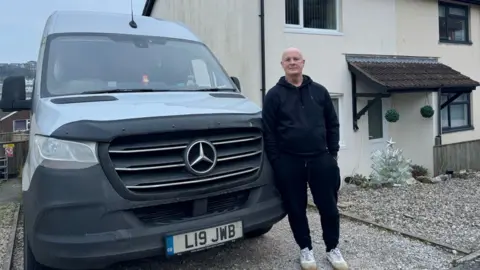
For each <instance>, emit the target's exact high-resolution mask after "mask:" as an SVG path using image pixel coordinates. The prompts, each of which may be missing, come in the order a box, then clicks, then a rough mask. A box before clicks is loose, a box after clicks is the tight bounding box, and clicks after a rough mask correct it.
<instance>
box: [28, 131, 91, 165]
mask: <svg viewBox="0 0 480 270" xmlns="http://www.w3.org/2000/svg"><path fill="white" fill-rule="evenodd" d="M34 141H35V156H36V159H37V162H38V164H40V163H41V161H43V160H49V161H71V162H78V163H90V164H92V163H93V164H97V163H98V158H97V154H96V153H97V144H96V143H92V142H75V141H65V140H59V139H55V138H50V137H44V136H39V135H35V140H34Z"/></svg>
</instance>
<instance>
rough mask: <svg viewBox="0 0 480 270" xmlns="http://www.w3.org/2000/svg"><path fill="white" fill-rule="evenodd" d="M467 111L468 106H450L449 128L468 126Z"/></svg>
mask: <svg viewBox="0 0 480 270" xmlns="http://www.w3.org/2000/svg"><path fill="white" fill-rule="evenodd" d="M467 110H468V105H466V104H456V105H450V121H451V127H464V126H467V125H468V119H467V118H468V117H467V115H468V114H467Z"/></svg>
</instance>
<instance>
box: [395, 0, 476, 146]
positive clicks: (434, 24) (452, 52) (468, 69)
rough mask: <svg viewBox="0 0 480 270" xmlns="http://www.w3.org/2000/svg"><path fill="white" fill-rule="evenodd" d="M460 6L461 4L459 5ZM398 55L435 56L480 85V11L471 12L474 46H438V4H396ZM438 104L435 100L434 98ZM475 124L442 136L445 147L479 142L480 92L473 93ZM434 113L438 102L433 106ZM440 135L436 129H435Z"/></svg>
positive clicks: (414, 0)
mask: <svg viewBox="0 0 480 270" xmlns="http://www.w3.org/2000/svg"><path fill="white" fill-rule="evenodd" d="M457 4H458V3H457ZM396 9H397V12H398V13H397V17H396V18H397V34H398V37H397V50H398V54H406V55H419V56H435V57H440V59H439V61H440V62H442V63H445V64H447V65H449V66H451V67H452V68H453V69H456V70H458V71H460V72H461V73H463V74H465V75H467V76H469V77H471V78H472V79H474V80H477V81H480V73H479V72H478V71H479V70H480V7H479V6H475V5H472V6H471V8H470V24H469V27H470V31H469V32H470V39H471V41H472V42H473V44H472V45H459V44H445V43H439V30H438V29H439V23H438V1H437V0H422V1H419V0H397V1H396ZM434 100H436V98H434ZM471 100H472V124H473V126H474V127H476V128H477V129H475V130H469V131H462V132H454V133H447V134H443V135H442V143H443V144H451V143H456V142H462V141H470V140H476V139H480V130H479V129H478V127H480V117H479V116H478V115H480V106H478V104H479V103H480V91H478V90H476V91H473V94H472V95H471ZM433 104H434V105H435V106H434V107H435V111H436V112H439V110H438V108H436V104H437V103H436V101H435V102H434V103H433ZM433 128H434V134H435V135H436V134H437V125H436V124H434V125H433Z"/></svg>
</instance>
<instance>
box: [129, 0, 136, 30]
mask: <svg viewBox="0 0 480 270" xmlns="http://www.w3.org/2000/svg"><path fill="white" fill-rule="evenodd" d="M130 12H131V14H132V20H131V21H130V22H129V23H128V24H129V25H130V27H132V28H137V23H136V22H135V21H134V20H133V0H130Z"/></svg>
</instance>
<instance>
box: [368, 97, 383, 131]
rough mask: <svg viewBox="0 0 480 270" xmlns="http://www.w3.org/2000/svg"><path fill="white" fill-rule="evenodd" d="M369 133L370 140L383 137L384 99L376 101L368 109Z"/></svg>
mask: <svg viewBox="0 0 480 270" xmlns="http://www.w3.org/2000/svg"><path fill="white" fill-rule="evenodd" d="M368 135H369V138H370V140H374V139H380V138H383V109H382V101H381V100H378V101H376V102H375V103H374V104H373V105H372V106H371V107H370V108H369V109H368Z"/></svg>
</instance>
